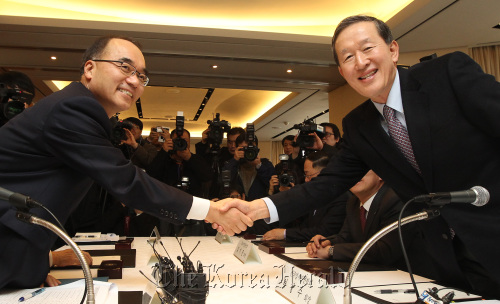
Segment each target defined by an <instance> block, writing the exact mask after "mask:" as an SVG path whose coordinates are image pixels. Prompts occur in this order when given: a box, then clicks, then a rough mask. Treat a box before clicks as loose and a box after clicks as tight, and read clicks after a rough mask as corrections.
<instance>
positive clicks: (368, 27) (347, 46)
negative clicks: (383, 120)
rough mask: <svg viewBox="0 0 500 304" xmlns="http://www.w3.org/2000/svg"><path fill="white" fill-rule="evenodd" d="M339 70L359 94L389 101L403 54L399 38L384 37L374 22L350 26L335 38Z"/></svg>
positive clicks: (380, 100)
mask: <svg viewBox="0 0 500 304" xmlns="http://www.w3.org/2000/svg"><path fill="white" fill-rule="evenodd" d="M335 52H337V55H338V59H339V60H338V61H339V71H340V74H341V75H342V76H343V77H344V78H345V80H346V81H347V83H349V85H350V86H351V87H352V88H353V89H354V90H356V91H357V92H358V93H359V94H361V95H363V96H365V97H368V98H370V99H371V100H372V101H374V102H377V103H386V101H387V97H388V96H389V92H390V90H391V87H392V84H393V82H394V78H395V77H396V63H397V61H398V57H399V46H398V44H397V42H396V41H392V42H391V43H390V44H389V45H388V44H387V43H385V41H384V40H383V39H382V37H380V35H379V34H378V31H377V29H376V27H375V24H374V23H373V22H367V21H363V22H358V23H354V24H352V25H350V26H348V27H346V28H345V29H344V30H343V31H342V32H341V33H340V34H339V35H338V38H337V41H336V42H335Z"/></svg>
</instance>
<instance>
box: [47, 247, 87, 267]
mask: <svg viewBox="0 0 500 304" xmlns="http://www.w3.org/2000/svg"><path fill="white" fill-rule="evenodd" d="M82 252H83V257H84V258H85V260H86V261H87V264H89V265H92V257H91V256H90V254H89V253H88V252H86V251H82ZM52 264H54V266H56V267H64V266H75V265H80V260H79V259H78V257H77V256H76V254H75V253H74V252H73V250H71V249H66V250H61V251H52Z"/></svg>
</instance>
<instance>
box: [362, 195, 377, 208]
mask: <svg viewBox="0 0 500 304" xmlns="http://www.w3.org/2000/svg"><path fill="white" fill-rule="evenodd" d="M375 195H377V192H375V194H373V195H372V196H371V197H370V198H369V199H368V200H367V201H366V202H365V203H364V204H363V205H361V207H363V208H365V209H366V213H368V211H370V207H371V205H372V202H373V199H374V198H375Z"/></svg>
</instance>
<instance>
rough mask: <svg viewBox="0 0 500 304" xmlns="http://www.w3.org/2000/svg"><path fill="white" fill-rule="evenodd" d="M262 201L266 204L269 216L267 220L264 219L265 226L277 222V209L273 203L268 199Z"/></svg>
mask: <svg viewBox="0 0 500 304" xmlns="http://www.w3.org/2000/svg"><path fill="white" fill-rule="evenodd" d="M262 200H264V203H266V205H267V209H268V210H269V215H270V216H269V217H268V218H266V219H264V221H265V222H266V224H271V223H274V222H277V221H279V216H278V209H276V206H275V205H274V203H273V201H272V200H271V199H270V198H269V197H263V198H262Z"/></svg>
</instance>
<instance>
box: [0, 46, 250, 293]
mask: <svg viewBox="0 0 500 304" xmlns="http://www.w3.org/2000/svg"><path fill="white" fill-rule="evenodd" d="M80 72H81V75H80V81H79V82H73V83H71V84H70V85H68V86H67V87H66V88H64V89H62V90H61V91H58V92H56V93H54V94H51V95H50V96H48V97H46V98H44V99H42V100H40V101H39V102H38V103H37V104H36V106H34V107H31V108H29V109H26V110H25V111H23V112H22V113H21V114H19V115H17V116H16V117H14V118H13V119H11V120H9V122H7V123H6V124H5V125H4V126H3V127H2V128H0V138H2V141H3V143H2V144H1V145H0V164H2V165H1V168H0V186H1V187H5V188H6V189H8V190H11V191H14V192H19V193H22V194H25V195H29V196H31V197H32V198H33V199H34V200H37V201H39V202H40V203H42V204H44V205H45V206H46V207H47V208H48V209H49V210H51V211H52V212H53V213H54V214H55V216H56V217H57V218H59V220H60V221H61V222H62V223H65V222H66V220H67V219H68V217H69V215H70V214H71V212H72V211H73V210H75V208H76V207H77V206H78V204H79V202H80V201H81V200H82V198H83V197H84V195H85V194H86V193H87V192H88V190H89V188H90V187H91V185H92V182H93V181H95V182H96V183H98V184H99V185H101V186H102V187H103V188H105V189H106V190H107V191H108V192H109V193H110V194H112V195H113V196H114V197H116V198H117V199H119V200H120V201H121V202H123V203H124V204H127V205H128V206H130V207H132V208H136V209H139V210H142V211H144V212H146V213H149V214H151V215H154V216H157V217H160V218H163V219H165V220H167V221H169V222H172V223H182V222H183V221H184V220H185V219H198V220H202V219H206V220H208V221H210V222H213V221H219V220H222V221H224V222H225V224H223V226H225V228H228V229H229V233H231V234H232V233H239V232H241V230H242V229H243V230H244V229H246V227H245V224H249V225H252V222H251V221H250V219H248V218H247V217H246V216H245V215H243V214H241V212H238V213H235V214H231V213H227V212H225V213H221V212H220V208H219V207H220V206H221V203H223V201H220V202H210V201H208V200H205V199H201V198H198V197H193V196H192V195H189V194H187V193H185V192H182V191H180V190H178V189H175V188H173V187H171V186H168V185H166V184H164V183H161V182H159V181H157V180H155V179H154V178H152V177H150V176H149V175H147V174H146V173H145V172H144V171H143V170H141V169H139V168H138V167H136V166H134V165H133V164H132V163H131V162H130V161H129V160H127V159H126V158H125V157H124V155H123V153H122V152H121V151H120V150H118V149H116V148H115V147H114V146H113V144H112V143H111V141H110V136H111V133H112V132H111V123H110V117H111V116H113V115H114V114H115V113H117V112H121V111H124V110H126V109H128V108H129V107H130V105H131V104H133V103H134V102H135V101H136V100H137V99H138V98H139V97H140V96H141V94H142V93H143V92H144V88H145V86H146V85H147V84H148V82H149V78H148V76H147V71H146V62H145V59H144V56H143V54H142V52H141V50H140V48H139V45H138V44H137V43H136V42H135V41H133V40H132V39H130V38H125V37H101V38H99V39H98V40H97V41H96V42H95V43H94V44H93V45H92V46H91V47H89V49H87V51H86V52H85V54H84V56H83V60H82V65H81V71H80ZM33 213H34V214H35V215H37V216H39V217H41V218H44V219H46V220H52V219H51V218H50V216H49V215H48V213H47V212H45V211H41V210H40V209H34V210H33ZM242 221H245V223H242ZM55 240H56V235H54V234H53V233H51V232H50V231H48V230H47V229H45V228H43V227H40V226H35V225H30V224H27V223H23V222H21V221H19V220H18V219H17V218H16V211H15V210H14V208H13V207H12V206H11V205H10V204H9V203H7V202H5V201H1V200H0V243H1V244H2V250H0V288H3V287H5V286H8V287H18V288H25V287H29V288H33V287H36V286H39V285H40V284H42V283H43V282H44V280H45V278H46V277H47V273H48V271H49V259H48V256H49V250H50V248H51V247H52V245H53V244H54V242H55Z"/></svg>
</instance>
